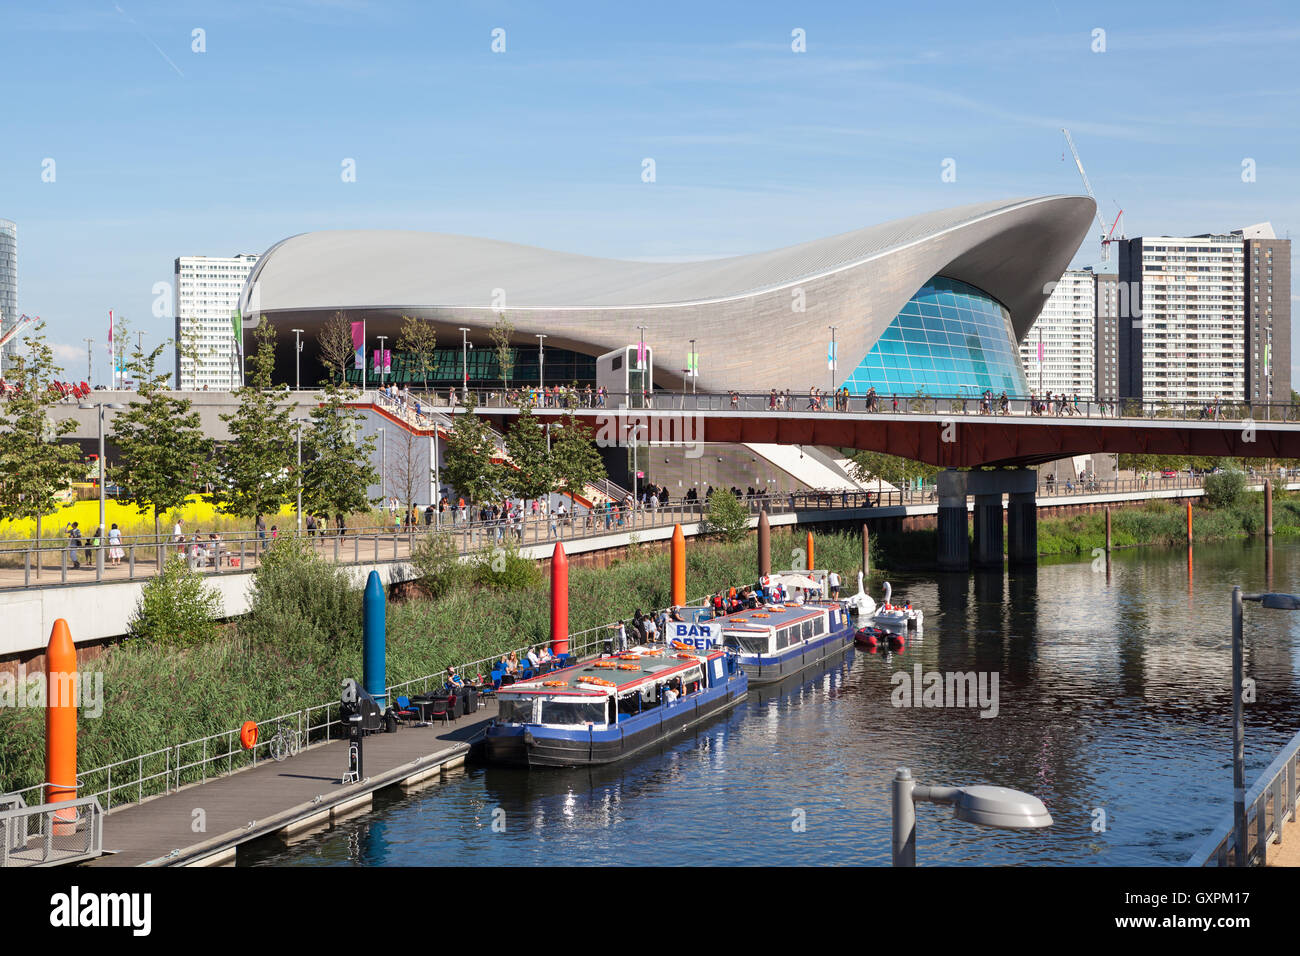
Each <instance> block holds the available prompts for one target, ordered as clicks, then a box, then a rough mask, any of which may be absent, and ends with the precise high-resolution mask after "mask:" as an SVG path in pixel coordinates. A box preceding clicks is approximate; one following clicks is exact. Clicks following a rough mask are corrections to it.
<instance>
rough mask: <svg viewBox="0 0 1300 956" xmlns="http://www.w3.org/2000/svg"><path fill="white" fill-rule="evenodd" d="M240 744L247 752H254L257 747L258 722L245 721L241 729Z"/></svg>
mask: <svg viewBox="0 0 1300 956" xmlns="http://www.w3.org/2000/svg"><path fill="white" fill-rule="evenodd" d="M239 743H240V745H241V746H242V747H243V748H244V749H245V750H252V749H253V748H254V747H256V746H257V721H255V720H246V721H244V725H243V726H242V727H240V728H239Z"/></svg>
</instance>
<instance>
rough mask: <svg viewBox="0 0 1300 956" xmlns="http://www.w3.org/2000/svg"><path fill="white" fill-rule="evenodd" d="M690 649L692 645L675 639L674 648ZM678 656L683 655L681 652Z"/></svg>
mask: <svg viewBox="0 0 1300 956" xmlns="http://www.w3.org/2000/svg"><path fill="white" fill-rule="evenodd" d="M690 649H691V645H689V644H687V643H686V642H685V641H673V650H676V651H689V650H690ZM677 656H678V657H680V656H681V655H680V654H679V655H677Z"/></svg>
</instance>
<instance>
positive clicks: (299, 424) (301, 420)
mask: <svg viewBox="0 0 1300 956" xmlns="http://www.w3.org/2000/svg"><path fill="white" fill-rule="evenodd" d="M308 421H310V419H307V418H295V419H294V420H293V423H294V425H296V426H297V431H298V471H297V475H298V535H299V536H300V537H301V535H302V426H303V425H304V424H306V423H307V422H308Z"/></svg>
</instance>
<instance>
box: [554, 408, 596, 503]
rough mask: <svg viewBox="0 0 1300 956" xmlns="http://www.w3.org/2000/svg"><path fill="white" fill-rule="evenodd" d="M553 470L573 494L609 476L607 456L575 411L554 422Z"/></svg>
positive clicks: (564, 486)
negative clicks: (603, 455) (602, 452)
mask: <svg viewBox="0 0 1300 956" xmlns="http://www.w3.org/2000/svg"><path fill="white" fill-rule="evenodd" d="M551 471H552V474H553V475H554V478H555V483H556V485H557V486H558V487H560V488H563V489H564V490H565V491H566V492H568V494H569V497H570V498H572V497H573V495H574V494H576V493H577V492H579V491H581V490H582V489H583V488H585V487H586V486H587V485H589V484H592V483H593V482H596V481H599V480H600V479H602V478H604V477H605V476H606V472H605V462H604V459H602V458H601V457H600V452H599V450H597V448H596V444H595V442H593V441H592V440H591V438H590V437H588V435H587V433H586V431H585V430H584V429H583V427H582V425H581V423H580V422H579V421H578V418H577V416H576V415H574V414H573V412H569V414H567V415H566V416H565V417H564V423H563V424H562V425H553V426H551Z"/></svg>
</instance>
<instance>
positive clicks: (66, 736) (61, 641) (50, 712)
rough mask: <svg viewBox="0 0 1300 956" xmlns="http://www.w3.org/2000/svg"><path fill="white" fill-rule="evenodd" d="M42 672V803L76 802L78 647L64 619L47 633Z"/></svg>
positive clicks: (72, 815)
mask: <svg viewBox="0 0 1300 956" xmlns="http://www.w3.org/2000/svg"><path fill="white" fill-rule="evenodd" d="M45 671H46V681H47V683H46V685H45V780H46V782H47V784H48V786H47V787H46V792H45V800H46V802H47V803H62V802H63V801H65V800H75V799H77V697H78V694H77V693H76V681H77V648H76V645H74V644H73V643H72V634H71V632H69V630H68V622H67V621H65V620H64V619H63V618H59V619H58V620H57V621H55V622H54V628H53V629H52V630H51V631H50V643H49V644H48V645H47V646H46V648H45ZM61 813H62V812H61ZM68 813H69V817H68V819H69V820H73V821H75V811H68ZM59 819H63V817H62V815H60V817H59Z"/></svg>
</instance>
